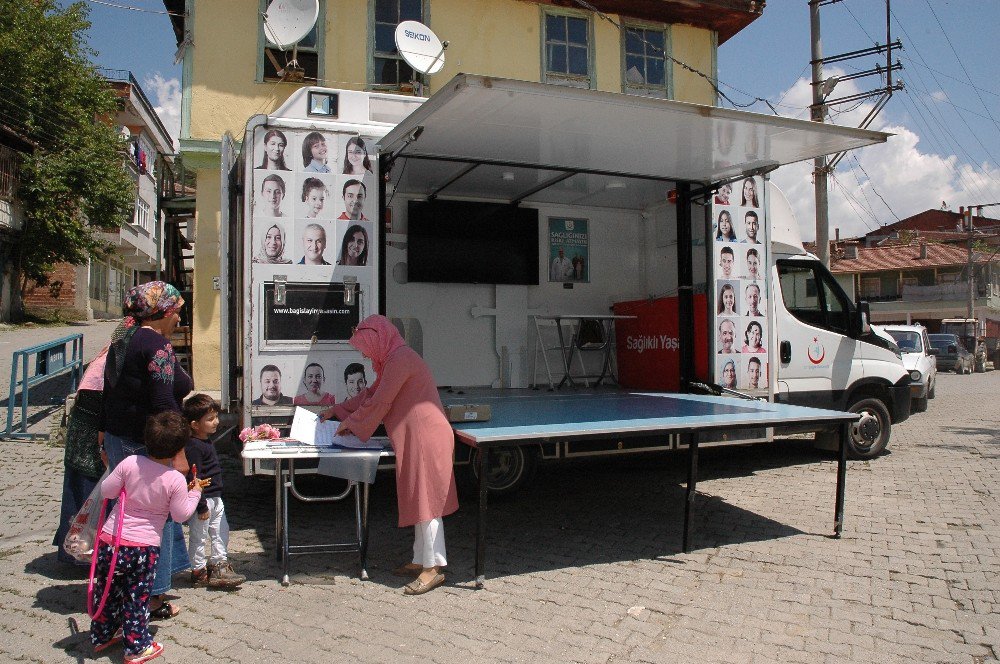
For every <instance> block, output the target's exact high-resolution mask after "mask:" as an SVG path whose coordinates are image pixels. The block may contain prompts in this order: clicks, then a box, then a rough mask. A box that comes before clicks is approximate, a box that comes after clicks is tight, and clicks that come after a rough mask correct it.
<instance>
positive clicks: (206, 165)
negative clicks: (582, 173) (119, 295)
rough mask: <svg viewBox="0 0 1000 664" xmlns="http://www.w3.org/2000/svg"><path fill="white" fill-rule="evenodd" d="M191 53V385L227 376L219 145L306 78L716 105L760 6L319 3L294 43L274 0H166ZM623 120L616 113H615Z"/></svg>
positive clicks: (665, 0) (718, 2) (535, 0)
mask: <svg viewBox="0 0 1000 664" xmlns="http://www.w3.org/2000/svg"><path fill="white" fill-rule="evenodd" d="M163 4H164V7H165V8H166V9H167V10H168V11H170V12H171V21H172V25H173V29H174V33H175V37H176V41H177V45H178V48H179V54H181V55H182V58H183V74H182V76H183V80H182V95H183V97H182V105H181V135H180V146H181V154H182V159H183V161H184V163H185V165H186V167H187V168H188V169H191V170H193V171H194V172H195V173H196V181H197V184H196V186H197V200H196V212H195V215H196V229H197V231H196V238H195V241H194V286H193V291H194V292H193V298H192V299H193V309H194V311H193V316H192V320H193V323H192V325H193V330H192V332H193V344H194V354H195V358H196V361H195V374H194V379H195V383H196V384H198V385H199V386H201V387H203V388H206V389H215V388H216V387H217V386H218V385H219V383H220V361H221V360H220V357H221V356H220V352H219V348H220V338H221V334H220V329H219V315H218V313H219V307H220V299H219V293H218V291H217V290H215V288H216V286H215V285H214V284H213V279H214V278H216V277H218V274H219V252H220V249H219V234H220V228H219V223H220V222H219V219H220V209H219V208H220V198H221V196H220V178H219V145H220V141H221V138H222V136H223V135H224V134H226V133H227V132H228V133H230V134H231V135H232V136H234V137H236V139H237V140H240V139H241V138H242V136H243V130H244V127H245V126H246V123H247V121H248V120H249V119H250V118H251V117H252V116H254V115H257V114H267V113H270V112H271V111H273V110H275V109H277V108H278V107H280V106H281V105H282V104H283V103H284V102H285V100H286V99H288V97H289V95H290V94H292V93H293V92H294V91H295V90H297V89H298V88H300V87H301V86H303V85H320V86H325V87H330V88H339V89H349V90H366V91H380V92H389V93H396V94H400V95H421V96H430V95H431V94H433V93H434V92H435V91H437V90H439V89H441V88H442V87H443V86H444V85H446V84H447V82H448V81H449V80H451V79H452V78H453V77H454V76H455V75H456V74H458V73H468V74H480V75H487V76H496V77H501V78H508V79H517V80H523V81H534V82H543V83H548V84H551V85H565V86H574V87H582V88H589V89H594V90H601V91H606V92H616V93H625V94H634V95H644V96H654V97H662V98H667V99H676V100H681V101H687V102H694V103H698V104H704V105H715V104H716V91H715V89H714V88H713V87H712V84H711V83H710V82H709V81H708V80H706V78H705V77H704V76H702V75H699V72H701V73H703V74H705V75H707V76H711V77H715V76H716V53H717V49H718V48H719V47H720V45H722V44H724V43H725V42H726V40H728V39H729V38H730V37H732V36H733V35H735V34H736V33H738V32H739V31H741V30H742V29H744V28H745V27H746V26H748V25H749V24H750V23H751V22H753V21H754V20H756V19H757V18H759V17H760V16H761V14H762V12H763V9H764V4H765V3H763V2H760V1H754V0H659V1H657V2H649V1H645V0H643V1H639V0H618V1H611V0H589V2H583V1H576V2H567V1H565V0H476V2H465V1H464V0H337V2H333V0H320V1H319V19H318V21H317V23H316V26H315V27H314V29H313V30H312V32H311V33H310V34H308V35H307V36H306V37H305V38H304V39H303V40H302V41H301V42H300V43H299V44H298V46H297V62H298V64H299V65H300V67H301V68H302V71H301V72H297V75H296V76H295V77H293V76H291V75H289V68H288V67H287V64H288V62H289V60H290V59H291V57H292V53H291V51H290V50H281V49H280V48H278V47H277V46H276V45H274V44H271V43H269V42H268V41H267V38H266V36H265V31H264V22H263V16H264V12H265V10H266V8H267V6H268V2H267V0H213V1H212V2H195V0H164V3H163ZM405 20H416V21H420V22H422V23H424V24H425V25H428V26H429V27H430V28H431V29H432V30H434V31H435V33H437V34H438V35H439V36H440V37H441V39H444V40H448V41H449V42H450V45H449V46H448V52H447V59H446V62H445V65H444V68H443V69H442V71H440V72H439V73H437V74H435V75H434V76H432V77H426V76H419V75H415V74H414V72H413V71H412V70H411V69H410V68H409V67H408V66H407V64H406V63H405V62H404V61H403V59H402V58H401V56H400V54H399V53H398V52H397V51H396V48H395V44H394V41H393V34H394V30H395V28H396V26H397V25H398V24H399V23H400V22H401V21H405ZM608 121H609V122H613V121H614V119H613V118H609V119H608Z"/></svg>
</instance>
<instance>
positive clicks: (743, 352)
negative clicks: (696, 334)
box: [710, 177, 771, 394]
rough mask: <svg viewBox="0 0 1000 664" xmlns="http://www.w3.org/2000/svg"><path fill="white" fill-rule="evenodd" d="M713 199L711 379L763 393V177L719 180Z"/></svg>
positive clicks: (766, 289) (766, 237) (766, 244)
mask: <svg viewBox="0 0 1000 664" xmlns="http://www.w3.org/2000/svg"><path fill="white" fill-rule="evenodd" d="M712 203H713V204H712V243H711V245H710V246H711V252H712V267H713V269H712V278H711V279H710V283H711V284H712V289H713V292H712V299H713V302H714V305H713V306H714V313H715V317H714V320H715V323H714V326H713V329H714V336H715V343H714V345H713V348H714V351H715V358H716V361H715V381H716V382H717V383H718V384H719V385H722V386H723V387H727V388H729V389H735V390H740V391H747V392H751V393H757V394H763V393H766V391H767V387H768V384H767V381H768V358H769V357H770V349H769V348H768V345H769V332H770V331H769V330H768V325H769V321H768V317H767V303H768V299H767V298H768V297H769V296H770V292H771V289H770V284H769V272H768V270H767V264H768V258H769V256H768V255H767V254H768V251H769V249H770V233H769V229H768V227H767V219H766V212H765V210H766V208H765V205H764V180H763V179H762V178H759V177H749V178H745V179H743V180H740V181H737V182H735V183H732V184H726V185H723V186H722V187H720V188H719V190H718V191H717V192H716V193H715V194H714V195H713V200H712Z"/></svg>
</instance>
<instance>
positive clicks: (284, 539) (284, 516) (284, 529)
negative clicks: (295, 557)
mask: <svg viewBox="0 0 1000 664" xmlns="http://www.w3.org/2000/svg"><path fill="white" fill-rule="evenodd" d="M294 468H295V465H294V462H293V461H292V460H291V459H289V460H288V475H289V478H288V479H284V478H282V482H281V585H283V586H287V585H288V583H289V581H288V558H289V555H288V485H289V484H291V477H290V476H291V474H292V473H293V472H295V471H294Z"/></svg>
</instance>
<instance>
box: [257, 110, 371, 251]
mask: <svg viewBox="0 0 1000 664" xmlns="http://www.w3.org/2000/svg"><path fill="white" fill-rule="evenodd" d="M374 146H375V142H374V139H369V138H364V137H361V136H354V135H348V134H337V133H333V132H319V131H306V130H301V131H290V130H284V129H274V128H270V129H268V128H264V127H262V128H260V129H259V130H258V132H257V136H256V137H255V146H254V148H255V149H254V155H255V157H254V195H253V242H254V251H253V262H254V263H262V264H284V265H302V266H303V267H304V268H305V267H306V266H322V265H330V266H365V265H368V259H369V255H370V254H371V246H370V245H371V242H372V239H373V236H374V228H375V227H374V221H373V220H374V218H375V216H376V207H377V203H376V199H375V195H376V190H375V176H374V173H373V161H372V160H373V159H374V157H373V155H372V150H373V149H374Z"/></svg>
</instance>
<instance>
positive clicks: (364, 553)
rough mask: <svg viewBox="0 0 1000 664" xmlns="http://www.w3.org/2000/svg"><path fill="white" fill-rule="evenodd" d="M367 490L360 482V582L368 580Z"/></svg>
mask: <svg viewBox="0 0 1000 664" xmlns="http://www.w3.org/2000/svg"><path fill="white" fill-rule="evenodd" d="M368 489H369V486H368V484H367V483H366V482H361V483H360V484H359V485H358V488H357V490H359V491H361V531H360V535H359V536H360V540H359V544H360V546H361V580H362V581H367V580H368Z"/></svg>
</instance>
